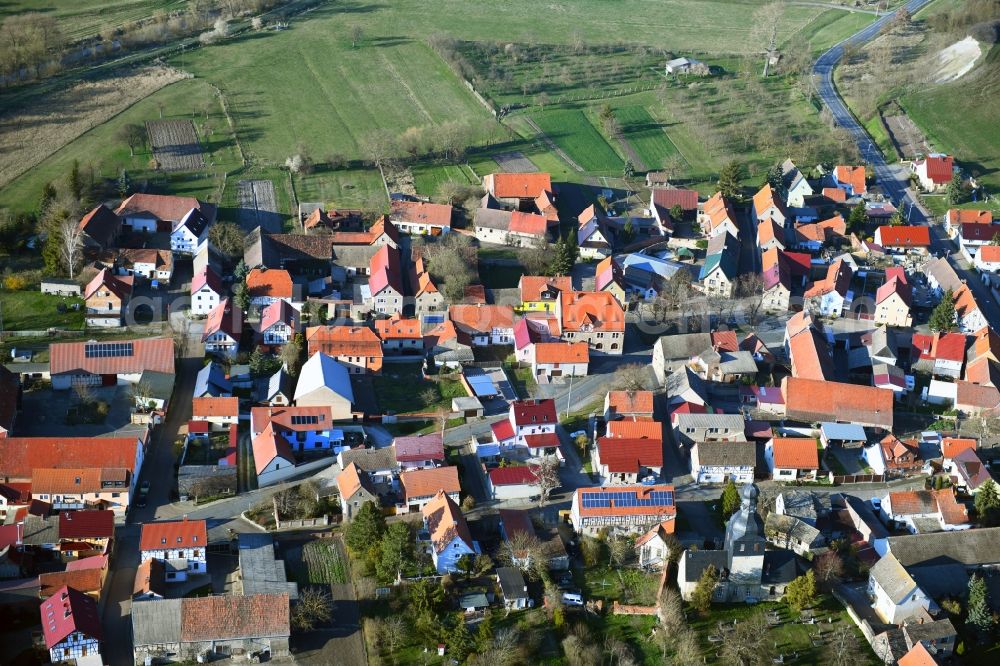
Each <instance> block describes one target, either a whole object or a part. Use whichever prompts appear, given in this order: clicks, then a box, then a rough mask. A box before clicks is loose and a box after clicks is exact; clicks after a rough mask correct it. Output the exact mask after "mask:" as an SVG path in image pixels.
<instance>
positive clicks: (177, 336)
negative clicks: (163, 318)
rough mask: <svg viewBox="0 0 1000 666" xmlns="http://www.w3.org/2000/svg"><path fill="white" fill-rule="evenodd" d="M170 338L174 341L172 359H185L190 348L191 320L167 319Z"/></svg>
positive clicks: (180, 317) (178, 317)
mask: <svg viewBox="0 0 1000 666" xmlns="http://www.w3.org/2000/svg"><path fill="white" fill-rule="evenodd" d="M167 321H168V325H169V326H170V337H171V338H173V341H174V357H175V358H186V357H187V354H188V349H189V348H190V347H191V336H190V334H191V320H190V319H188V318H187V317H184V316H176V317H169V318H168V320H167Z"/></svg>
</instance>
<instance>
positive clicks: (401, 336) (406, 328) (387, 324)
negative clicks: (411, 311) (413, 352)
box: [375, 313, 421, 342]
mask: <svg viewBox="0 0 1000 666" xmlns="http://www.w3.org/2000/svg"><path fill="white" fill-rule="evenodd" d="M375 330H376V331H377V332H378V336H379V337H380V338H382V341H383V342H385V341H386V340H415V339H419V338H420V337H421V335H420V320H419V319H404V318H403V317H402V316H401V315H400V314H399V313H396V314H394V315H393V316H392V317H390V318H389V319H378V320H376V322H375Z"/></svg>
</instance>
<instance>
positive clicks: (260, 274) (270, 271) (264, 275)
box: [246, 236, 305, 298]
mask: <svg viewBox="0 0 1000 666" xmlns="http://www.w3.org/2000/svg"><path fill="white" fill-rule="evenodd" d="M303 238H305V237H304V236H303ZM246 282H247V290H248V291H249V292H250V295H251V296H252V297H255V298H256V297H269V298H291V297H292V276H291V275H290V274H289V273H288V271H285V270H281V269H276V268H254V269H253V270H251V271H250V272H249V273H248V274H247V280H246Z"/></svg>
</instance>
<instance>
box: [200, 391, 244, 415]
mask: <svg viewBox="0 0 1000 666" xmlns="http://www.w3.org/2000/svg"><path fill="white" fill-rule="evenodd" d="M191 414H192V415H193V416H194V418H195V419H207V418H211V417H213V416H218V417H235V416H239V415H240V399H239V398H237V397H235V396H233V397H231V398H213V397H207V398H192V399H191Z"/></svg>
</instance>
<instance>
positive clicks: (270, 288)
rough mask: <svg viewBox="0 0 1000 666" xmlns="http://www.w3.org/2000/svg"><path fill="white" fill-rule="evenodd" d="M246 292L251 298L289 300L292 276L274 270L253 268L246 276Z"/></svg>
mask: <svg viewBox="0 0 1000 666" xmlns="http://www.w3.org/2000/svg"><path fill="white" fill-rule="evenodd" d="M246 282H247V290H248V291H249V292H250V296H251V297H253V298H258V297H269V298H291V297H292V276H291V274H289V272H288V271H284V270H280V269H276V268H254V269H253V270H251V271H250V272H249V273H248V274H247V279H246Z"/></svg>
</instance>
